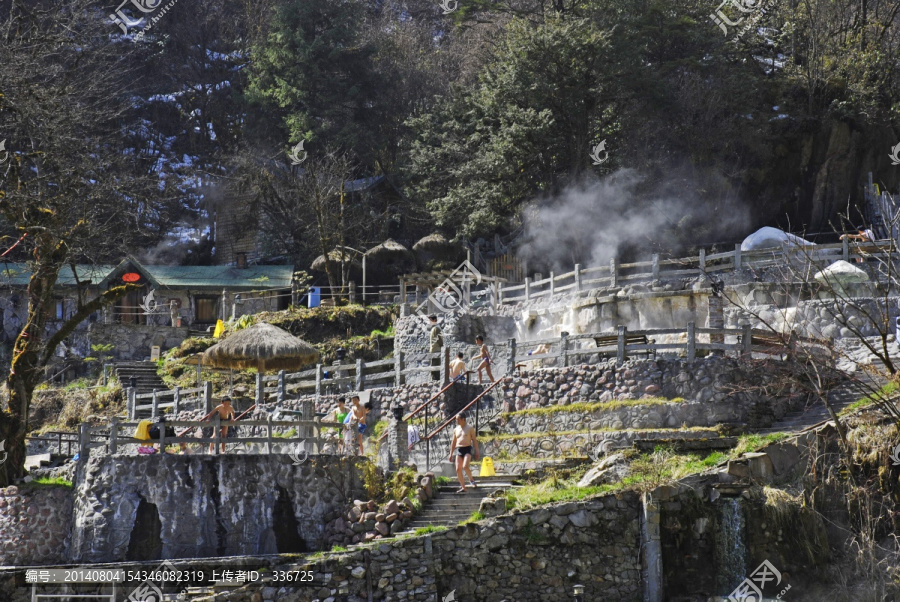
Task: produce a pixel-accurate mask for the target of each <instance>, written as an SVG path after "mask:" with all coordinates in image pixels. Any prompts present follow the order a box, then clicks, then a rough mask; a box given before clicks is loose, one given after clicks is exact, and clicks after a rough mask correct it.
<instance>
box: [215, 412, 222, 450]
mask: <svg viewBox="0 0 900 602" xmlns="http://www.w3.org/2000/svg"><path fill="white" fill-rule="evenodd" d="M213 428H214V429H215V432H214V433H213V437H215V441H214V442H213V445H215V446H216V455H217V456H218V455H219V454H220V453H221V452H220V451H219V448H220V447H221V445H222V417H221V416H219V413H218V412H216V415H215V416H213Z"/></svg>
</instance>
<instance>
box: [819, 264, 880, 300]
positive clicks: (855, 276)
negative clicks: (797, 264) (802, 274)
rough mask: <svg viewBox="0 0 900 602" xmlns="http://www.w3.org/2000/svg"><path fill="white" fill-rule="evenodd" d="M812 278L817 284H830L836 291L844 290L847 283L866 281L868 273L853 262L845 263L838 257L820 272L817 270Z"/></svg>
mask: <svg viewBox="0 0 900 602" xmlns="http://www.w3.org/2000/svg"><path fill="white" fill-rule="evenodd" d="M813 280H815V281H816V282H818V283H819V284H824V285H827V286H830V287H832V288H834V289H835V291H837V292H844V290H845V287H846V286H847V285H848V284H859V283H862V282H868V281H869V275H868V274H866V272H865V271H864V270H861V269H859V268H858V267H856V266H854V265H853V264H851V263H847V262H846V261H844V260H843V259H839V260H838V261H835V262H834V263H832V264H831V265H830V266H828V267H827V268H825V269H824V270H822V271H821V272H817V273H816V275H815V276H813Z"/></svg>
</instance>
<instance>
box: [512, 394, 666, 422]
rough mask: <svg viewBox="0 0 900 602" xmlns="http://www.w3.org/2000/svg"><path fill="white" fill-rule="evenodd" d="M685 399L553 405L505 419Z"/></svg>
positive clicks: (517, 412)
mask: <svg viewBox="0 0 900 602" xmlns="http://www.w3.org/2000/svg"><path fill="white" fill-rule="evenodd" d="M683 402H684V399H682V398H681V397H676V398H674V399H663V398H662V397H653V398H649V399H622V400H617V401H597V402H593V403H589V402H577V403H570V404H569V405H564V406H560V405H553V406H547V407H544V408H532V409H530V410H518V411H516V412H503V413H502V416H503V417H504V418H509V417H510V416H545V415H548V414H558V413H559V412H578V413H585V412H594V411H598V410H616V409H618V408H626V407H630V406H643V405H665V404H670V403H683Z"/></svg>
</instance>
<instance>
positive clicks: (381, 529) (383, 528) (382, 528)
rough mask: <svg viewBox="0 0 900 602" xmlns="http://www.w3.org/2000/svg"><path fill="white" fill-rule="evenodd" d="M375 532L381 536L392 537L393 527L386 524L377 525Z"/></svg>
mask: <svg viewBox="0 0 900 602" xmlns="http://www.w3.org/2000/svg"><path fill="white" fill-rule="evenodd" d="M375 530H376V531H378V533H379V534H381V535H390V533H391V526H390V525H388V524H387V523H384V522H381V523H376V524H375Z"/></svg>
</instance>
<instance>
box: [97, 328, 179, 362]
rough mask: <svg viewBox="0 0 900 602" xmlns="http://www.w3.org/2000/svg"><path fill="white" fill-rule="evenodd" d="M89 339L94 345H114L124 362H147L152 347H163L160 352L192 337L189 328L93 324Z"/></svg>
mask: <svg viewBox="0 0 900 602" xmlns="http://www.w3.org/2000/svg"><path fill="white" fill-rule="evenodd" d="M88 336H89V337H90V342H91V344H92V345H98V344H112V345H114V346H115V347H114V348H113V350H112V351H111V352H110V353H111V354H112V355H113V357H114V358H115V359H116V360H118V361H122V362H128V361H143V360H144V358H149V357H150V352H151V347H153V346H155V345H159V347H160V353H165V352H166V351H167V350H169V349H172V348H173V347H178V346H179V345H181V342H182V341H184V339H186V338H187V336H188V328H187V326H182V327H181V328H172V327H171V326H168V325H165V326H156V325H148V324H99V323H95V324H91V326H90V328H89V330H88Z"/></svg>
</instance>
